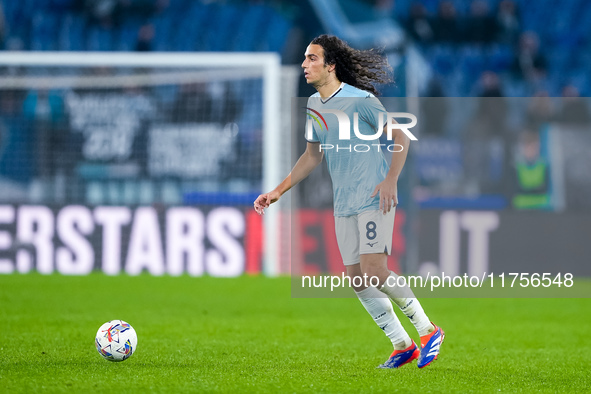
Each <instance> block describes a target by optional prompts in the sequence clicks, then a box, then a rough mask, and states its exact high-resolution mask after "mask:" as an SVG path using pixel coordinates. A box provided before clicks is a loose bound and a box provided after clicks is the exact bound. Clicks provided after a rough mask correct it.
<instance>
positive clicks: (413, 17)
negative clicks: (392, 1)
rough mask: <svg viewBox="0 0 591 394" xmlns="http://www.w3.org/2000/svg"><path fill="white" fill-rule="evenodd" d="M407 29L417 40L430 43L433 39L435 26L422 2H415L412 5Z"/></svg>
mask: <svg viewBox="0 0 591 394" xmlns="http://www.w3.org/2000/svg"><path fill="white" fill-rule="evenodd" d="M406 29H407V31H408V32H409V34H410V35H411V37H412V38H414V39H415V40H416V41H418V42H421V43H429V42H431V41H433V38H434V34H433V26H432V23H431V20H430V18H429V15H428V14H427V9H426V8H425V6H424V5H423V4H422V3H419V2H414V3H412V5H411V7H410V15H409V18H408V20H407V21H406Z"/></svg>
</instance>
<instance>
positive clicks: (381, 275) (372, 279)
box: [363, 266, 389, 287]
mask: <svg viewBox="0 0 591 394" xmlns="http://www.w3.org/2000/svg"><path fill="white" fill-rule="evenodd" d="M388 275H389V271H388V270H387V269H385V268H384V267H376V266H368V267H365V268H364V270H363V276H364V277H365V278H367V281H368V283H371V285H372V286H374V287H381V286H382V285H383V284H384V282H385V281H386V279H387V278H388Z"/></svg>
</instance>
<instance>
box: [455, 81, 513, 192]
mask: <svg viewBox="0 0 591 394" xmlns="http://www.w3.org/2000/svg"><path fill="white" fill-rule="evenodd" d="M479 90H480V93H479V97H478V99H477V108H476V112H475V113H474V117H473V118H472V120H471V121H470V122H468V129H467V130H466V135H465V138H464V139H463V142H464V148H465V149H464V154H465V157H464V160H465V162H466V176H467V177H468V179H470V180H471V181H472V182H473V183H474V184H475V185H478V190H479V191H480V192H482V193H491V192H493V191H495V190H497V191H498V190H499V188H501V189H503V190H508V189H509V187H510V186H509V184H508V182H507V180H506V179H505V178H504V176H503V175H504V174H506V171H507V169H508V167H509V165H510V162H509V160H508V157H509V155H507V153H506V152H510V151H511V138H510V133H509V129H508V126H507V117H508V113H509V109H508V105H507V101H506V99H505V97H504V96H505V95H504V93H503V88H502V85H501V80H500V78H499V76H498V75H497V74H496V73H494V72H492V71H485V72H483V73H482V75H481V77H480V81H479Z"/></svg>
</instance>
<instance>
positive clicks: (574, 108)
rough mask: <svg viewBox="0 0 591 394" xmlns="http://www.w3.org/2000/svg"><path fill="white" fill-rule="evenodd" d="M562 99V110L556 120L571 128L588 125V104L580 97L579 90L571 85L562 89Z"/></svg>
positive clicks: (589, 118)
mask: <svg viewBox="0 0 591 394" xmlns="http://www.w3.org/2000/svg"><path fill="white" fill-rule="evenodd" d="M562 97H563V99H562V108H561V110H560V114H559V115H558V119H557V120H558V121H559V122H562V123H565V124H568V125H573V126H582V125H586V124H589V122H590V121H591V115H590V114H589V107H588V104H589V103H588V102H587V101H588V100H587V99H586V98H584V97H581V95H580V93H579V89H577V88H576V87H575V86H573V85H566V86H565V87H563V88H562Z"/></svg>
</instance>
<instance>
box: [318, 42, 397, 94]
mask: <svg viewBox="0 0 591 394" xmlns="http://www.w3.org/2000/svg"><path fill="white" fill-rule="evenodd" d="M311 44H315V45H320V46H321V47H322V48H323V49H324V64H325V65H329V64H334V65H335V72H336V75H337V78H338V79H339V81H341V82H345V83H347V84H349V85H351V86H355V87H356V88H359V89H361V90H366V91H368V92H371V93H373V94H374V95H376V96H377V95H379V92H378V90H377V89H376V88H375V86H374V84H377V83H380V84H387V83H391V82H393V79H392V67H391V66H390V64H389V63H388V59H387V58H386V57H385V56H383V54H382V52H381V51H379V50H376V49H369V50H366V51H360V50H358V49H354V48H351V47H350V46H349V45H348V44H347V43H346V42H345V41H343V40H341V39H340V38H338V37H335V36H331V35H328V34H323V35H321V36H318V37H316V38H315V39H313V40H312V42H311Z"/></svg>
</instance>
